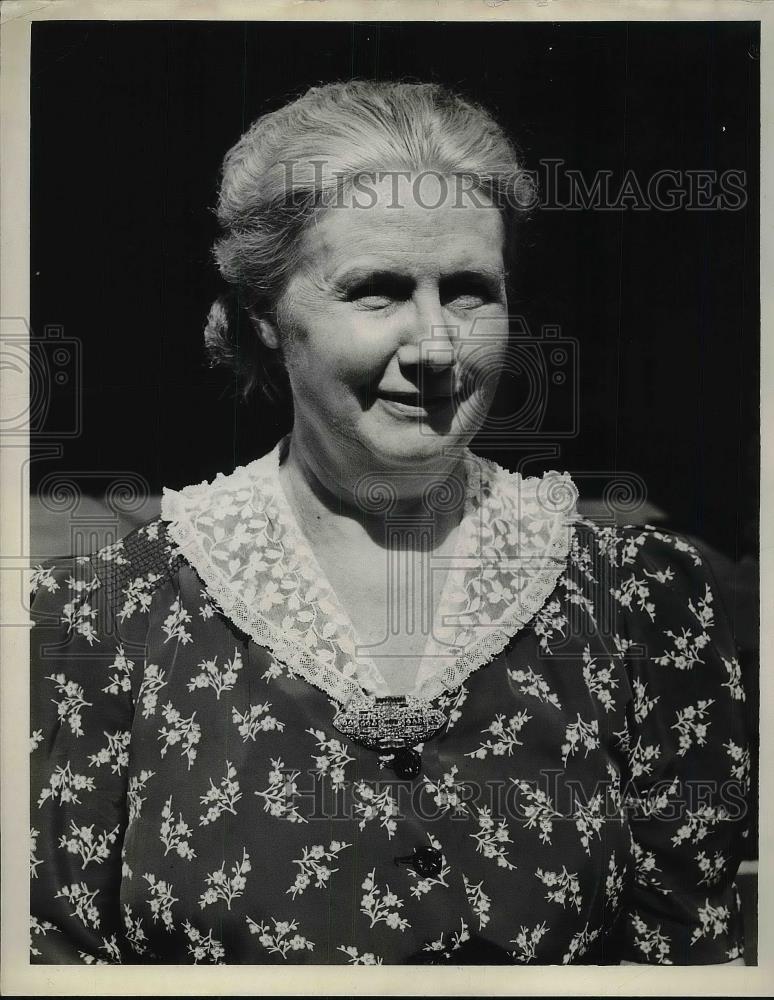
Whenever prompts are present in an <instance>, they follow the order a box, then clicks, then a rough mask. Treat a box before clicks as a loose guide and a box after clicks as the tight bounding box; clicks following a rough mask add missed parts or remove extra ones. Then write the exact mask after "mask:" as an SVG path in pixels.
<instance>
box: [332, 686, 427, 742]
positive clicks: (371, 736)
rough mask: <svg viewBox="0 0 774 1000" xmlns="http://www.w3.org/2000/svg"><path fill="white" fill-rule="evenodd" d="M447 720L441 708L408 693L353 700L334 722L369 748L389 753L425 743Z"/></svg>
mask: <svg viewBox="0 0 774 1000" xmlns="http://www.w3.org/2000/svg"><path fill="white" fill-rule="evenodd" d="M445 722H446V716H445V715H444V714H443V712H441V711H440V709H437V708H433V707H432V705H431V704H430V703H429V702H427V701H423V700H422V699H421V698H415V697H413V696H412V695H407V696H400V697H389V698H369V699H368V700H367V701H365V702H361V701H358V702H356V703H355V704H352V703H351V702H350V704H349V705H348V706H346V707H345V708H342V709H341V710H340V711H339V713H338V714H337V715H336V717H335V718H334V720H333V725H334V727H335V728H336V729H337V730H338V731H339V732H340V733H342V734H343V735H344V736H349V737H350V739H353V740H356V741H357V742H358V743H362V744H363V746H365V747H367V748H368V749H369V750H377V751H381V752H389V751H394V750H400V749H403V748H407V747H409V748H410V747H414V746H416V745H417V744H418V743H424V742H425V740H426V739H428V738H429V737H430V736H432V735H433V734H434V733H437V732H438V730H439V729H440V728H441V726H442V725H443V724H444V723H445Z"/></svg>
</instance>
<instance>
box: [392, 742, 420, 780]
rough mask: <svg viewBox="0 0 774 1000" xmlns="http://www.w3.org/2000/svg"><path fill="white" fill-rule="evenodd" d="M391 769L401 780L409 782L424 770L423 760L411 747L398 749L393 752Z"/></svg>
mask: <svg viewBox="0 0 774 1000" xmlns="http://www.w3.org/2000/svg"><path fill="white" fill-rule="evenodd" d="M390 767H391V768H392V769H393V771H394V772H395V773H396V774H397V776H398V777H399V778H404V779H406V780H407V781H409V780H411V779H413V778H416V776H417V775H418V774H419V772H420V771H421V770H422V758H421V757H420V756H419V754H418V753H417V752H416V750H412V749H411V748H410V747H398V748H397V749H396V750H394V751H393V758H392V763H391V764H390Z"/></svg>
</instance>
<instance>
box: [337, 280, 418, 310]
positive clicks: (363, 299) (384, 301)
mask: <svg viewBox="0 0 774 1000" xmlns="http://www.w3.org/2000/svg"><path fill="white" fill-rule="evenodd" d="M410 294H411V292H410V290H408V289H406V288H405V287H404V286H403V285H401V284H400V283H399V282H389V281H367V282H362V283H361V284H358V285H356V286H355V287H354V288H351V289H350V290H349V292H348V294H347V299H348V300H349V301H350V302H355V303H356V304H357V305H358V306H361V307H362V308H363V309H384V308H386V307H387V306H389V305H392V303H393V302H400V301H403V300H404V299H406V298H408V297H409V296H410Z"/></svg>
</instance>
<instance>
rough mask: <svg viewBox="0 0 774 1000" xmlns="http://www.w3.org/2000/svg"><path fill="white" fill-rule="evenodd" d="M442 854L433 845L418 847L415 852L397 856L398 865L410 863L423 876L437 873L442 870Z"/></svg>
mask: <svg viewBox="0 0 774 1000" xmlns="http://www.w3.org/2000/svg"><path fill="white" fill-rule="evenodd" d="M441 863H442V855H441V852H440V851H436V850H435V849H434V848H432V847H416V848H414V853H413V854H406V855H404V856H403V857H400V858H395V864H396V865H408V867H409V868H413V869H414V871H415V872H416V873H417V875H421V876H422V877H423V878H426V877H428V876H432V875H437V874H438V872H439V871H440V870H441Z"/></svg>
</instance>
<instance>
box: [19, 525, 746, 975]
mask: <svg viewBox="0 0 774 1000" xmlns="http://www.w3.org/2000/svg"><path fill="white" fill-rule="evenodd" d="M572 531H573V539H572V545H571V547H570V551H569V553H568V555H567V557H566V560H565V566H564V569H563V572H562V573H561V575H560V577H559V579H558V580H557V583H556V586H555V588H554V590H553V591H552V592H551V593H549V594H548V595H547V597H546V599H545V601H544V602H543V604H542V607H541V608H540V610H539V611H538V612H537V613H536V614H535V615H534V617H533V618H532V619H531V620H530V622H529V623H528V624H527V625H526V626H525V627H523V628H521V629H520V630H519V631H517V632H516V633H515V634H514V635H513V637H512V639H511V640H510V642H509V644H508V645H507V646H506V648H505V649H504V650H503V651H502V652H500V653H499V654H498V655H496V656H494V657H493V658H492V659H491V660H490V661H489V662H487V663H484V664H482V665H481V666H479V667H478V668H477V669H475V670H474V671H473V672H472V673H471V674H470V675H469V676H468V677H467V678H466V680H465V681H464V682H463V683H462V684H460V685H458V686H457V687H456V688H454V689H452V690H449V691H447V692H446V693H445V694H444V695H443V696H441V697H439V698H438V699H436V701H435V704H436V705H437V706H439V707H441V708H442V709H443V710H444V712H445V714H446V716H447V720H448V721H447V723H446V724H445V725H444V726H443V727H442V729H441V730H440V732H439V733H437V734H436V735H435V736H433V737H431V738H429V739H427V740H426V742H425V743H424V744H422V745H420V747H419V750H420V752H421V768H420V772H419V774H418V775H417V776H416V777H415V778H413V779H411V778H408V779H407V778H400V777H398V775H397V774H396V773H395V771H394V769H393V768H392V767H391V763H392V761H391V759H390V758H389V755H388V756H382V757H380V756H379V755H378V754H377V753H376V752H374V751H372V750H368V749H366V748H364V747H362V746H360V745H359V744H357V743H356V742H354V741H352V740H347V739H346V738H345V737H343V736H342V735H341V734H340V733H339V732H337V731H336V729H335V728H334V727H333V725H332V721H333V718H334V715H335V713H336V710H337V708H338V705H337V704H336V703H335V702H334V700H333V699H332V698H331V697H329V696H328V695H327V694H326V693H325V692H324V691H322V690H320V689H318V688H317V687H315V686H313V685H312V684H310V683H309V682H308V681H307V680H305V679H303V678H302V677H299V676H297V675H295V674H294V673H293V671H292V670H290V669H288V668H287V667H286V666H285V665H284V664H283V663H282V662H281V660H280V659H279V658H278V657H276V656H275V655H273V654H272V653H271V652H270V651H269V650H268V649H267V648H266V647H264V646H261V645H259V644H257V643H256V642H255V641H254V640H253V639H252V638H250V637H248V636H247V635H245V634H244V633H243V632H242V631H240V630H239V629H238V628H237V627H236V626H235V625H234V624H233V623H232V621H231V619H230V618H229V617H228V616H226V615H225V614H224V613H223V612H222V611H221V610H220V609H219V608H218V607H217V606H216V604H215V603H214V602H213V601H212V600H211V599H210V596H209V595H208V593H207V589H206V587H205V585H204V582H203V581H202V579H201V578H200V577H199V575H198V574H197V572H196V571H195V570H194V569H193V567H192V566H191V565H190V563H189V562H188V561H187V560H186V558H184V557H183V556H182V555H181V553H180V552H179V551H178V550H177V548H176V546H175V545H174V544H173V543H172V542H171V541H170V539H169V537H168V533H167V526H166V524H165V523H164V522H163V521H161V520H156V521H153V522H151V523H150V524H148V525H146V526H144V527H142V528H140V529H138V530H136V531H135V532H133V533H132V534H130V535H129V536H127V537H126V538H125V539H123V540H122V541H121V542H119V543H118V544H117V545H114V546H111V547H109V548H108V549H106V550H103V551H102V552H100V553H97V554H96V555H94V556H93V557H88V558H77V559H67V560H60V561H55V562H54V563H53V564H48V565H46V566H41V567H38V568H37V569H36V572H35V580H34V583H35V597H34V603H33V621H34V627H33V629H32V632H31V643H32V666H31V669H32V677H31V698H32V709H31V714H32V739H31V773H32V790H31V793H32V802H31V812H32V826H33V830H32V837H31V844H32V851H31V876H32V878H31V890H32V916H31V948H32V961H33V962H37V963H79V962H84V963H117V962H124V963H203V964H205V963H219V964H230V963H247V964H264V963H311V964H333V963H351V964H373V963H384V964H390V963H417V964H420V963H427V962H430V963H433V962H450V963H453V964H466V963H483V964H502V963H507V964H514V965H520V964H522V963H532V964H568V963H597V964H604V963H616V962H619V961H620V960H622V959H626V960H628V961H632V962H640V963H652V964H676V965H684V964H706V963H724V962H727V961H729V960H731V959H734V958H737V957H739V956H740V955H741V954H742V952H743V935H742V926H741V913H740V902H739V896H738V893H737V891H736V887H735V884H734V876H735V874H736V870H737V867H738V863H739V858H740V853H741V848H742V838H743V837H745V836H746V823H747V813H746V808H745V796H746V795H747V792H748V784H749V753H748V749H747V742H746V734H745V731H744V715H743V707H744V706H743V701H744V691H743V688H742V684H741V679H740V672H739V667H738V663H737V661H736V660H735V651H734V646H733V642H732V639H731V636H730V634H729V631H728V628H727V625H726V623H725V621H724V619H723V617H722V614H721V609H720V608H719V607H718V605H717V602H716V601H715V600H713V590H712V582H711V581H710V579H709V577H708V575H707V571H706V568H705V567H704V566H703V565H702V562H701V559H700V557H699V556H698V554H697V553H696V551H695V550H694V549H693V548H691V546H690V545H688V544H686V543H685V542H683V541H682V540H681V539H680V538H679V537H678V536H676V535H672V534H670V533H667V532H662V531H659V530H657V529H655V528H651V527H646V528H626V529H613V528H609V527H606V528H600V527H598V526H595V525H593V524H591V523H589V522H584V521H578V522H577V523H576V524H575V525H574V527H573V529H572ZM423 851H424V852H425V853H423V854H422V852H423ZM417 852H419V853H420V854H421V856H422V857H423V858H425V859H426V860H428V859H429V861H428V865H429V867H423V866H422V865H421V864H420V865H417V864H416V858H417V857H418V856H419V855H418V854H417ZM412 859H414V861H412Z"/></svg>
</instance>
